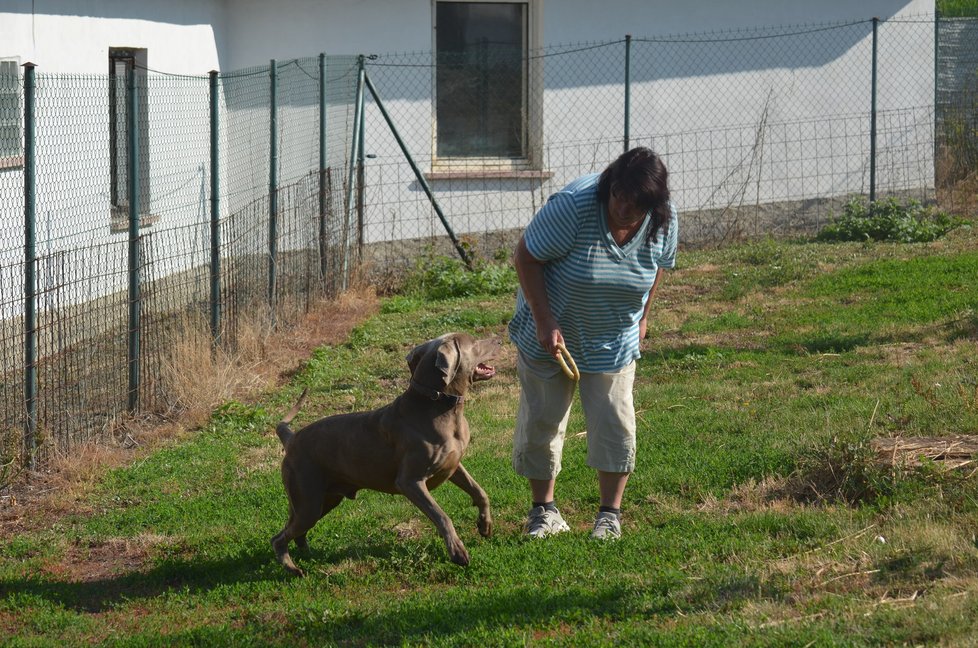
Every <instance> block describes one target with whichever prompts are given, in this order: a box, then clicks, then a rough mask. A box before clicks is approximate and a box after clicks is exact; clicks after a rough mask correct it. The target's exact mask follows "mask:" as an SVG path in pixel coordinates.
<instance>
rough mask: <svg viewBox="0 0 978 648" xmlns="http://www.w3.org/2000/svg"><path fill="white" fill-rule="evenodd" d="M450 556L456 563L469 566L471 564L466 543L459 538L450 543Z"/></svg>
mask: <svg viewBox="0 0 978 648" xmlns="http://www.w3.org/2000/svg"><path fill="white" fill-rule="evenodd" d="M448 557H449V558H451V559H452V562H453V563H455V564H456V565H461V566H462V567H467V566H468V564H469V552H468V551H467V550H466V549H465V545H463V544H462V541H461V540H459V539H458V538H455V540H454V541H453V542H452V543H451V544H449V545H448Z"/></svg>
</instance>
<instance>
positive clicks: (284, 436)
mask: <svg viewBox="0 0 978 648" xmlns="http://www.w3.org/2000/svg"><path fill="white" fill-rule="evenodd" d="M308 393H309V388H308V387H306V388H305V389H303V390H302V394H301V395H300V396H299V400H297V401H296V402H295V405H293V406H292V409H290V410H289V411H288V412H286V414H285V417H284V418H283V419H282V420H281V421H279V424H278V425H277V426H276V427H275V434H277V435H278V440H279V441H281V442H282V445H283V446H286V445H288V444H289V440H290V439H292V437H294V436H295V432H293V431H292V428H291V427H289V423H291V422H292V419H294V418H295V415H296V414H298V413H299V410H300V409H301V408H302V403H303V402H304V401H305V400H306V394H308Z"/></svg>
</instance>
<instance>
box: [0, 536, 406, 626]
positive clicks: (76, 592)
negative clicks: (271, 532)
mask: <svg viewBox="0 0 978 648" xmlns="http://www.w3.org/2000/svg"><path fill="white" fill-rule="evenodd" d="M392 551H393V545H392V544H391V543H388V542H377V543H372V544H371V543H362V542H361V543H359V544H356V545H349V546H346V547H343V548H339V549H337V550H329V549H327V550H320V549H317V548H316V547H315V546H314V547H313V548H312V549H311V550H310V551H308V552H301V551H296V550H295V549H294V548H293V557H294V558H296V559H298V560H299V561H300V565H302V566H303V567H305V568H309V567H314V566H315V565H318V564H321V565H330V564H338V563H341V562H343V561H346V560H351V559H353V560H364V559H367V560H371V559H373V560H381V559H383V558H384V557H386V556H389V555H390V554H391V552H392ZM312 577H313V578H315V576H312ZM294 578H295V577H294V576H291V575H289V574H288V573H287V572H286V571H285V570H284V569H283V568H282V566H281V565H279V563H278V561H276V560H275V555H274V552H273V551H272V547H271V544H268V545H267V549H265V548H264V547H252V548H248V549H246V550H243V551H242V552H241V553H238V554H236V555H233V556H228V557H225V558H218V559H212V560H208V559H206V558H187V557H179V558H164V559H161V561H160V562H159V563H158V564H157V565H156V566H155V567H152V568H150V569H144V570H137V571H129V572H126V573H123V574H119V575H116V576H108V577H101V578H92V579H90V580H89V579H85V580H72V581H65V580H56V579H55V578H52V577H46V576H37V577H35V576H29V577H26V578H19V579H17V578H11V579H6V580H0V595H2V596H3V597H8V598H19V597H20V595H26V596H28V597H30V598H35V599H37V598H40V599H43V600H44V601H46V602H49V603H51V604H54V605H58V606H61V607H64V608H66V609H69V610H74V611H77V612H82V613H86V612H88V613H94V612H102V611H104V610H107V609H111V608H113V607H115V606H117V605H119V604H124V603H127V602H132V601H136V600H147V599H153V598H156V597H159V596H161V595H163V594H167V593H172V592H179V593H181V594H190V595H193V594H196V593H201V592H207V591H210V590H212V589H215V588H217V587H220V586H224V585H230V584H245V583H264V582H288V581H290V580H292V579H294Z"/></svg>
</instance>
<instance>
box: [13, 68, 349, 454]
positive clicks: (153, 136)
mask: <svg viewBox="0 0 978 648" xmlns="http://www.w3.org/2000/svg"><path fill="white" fill-rule="evenodd" d="M116 63H117V65H116V66H115V68H114V71H115V74H111V75H88V76H77V75H72V76H68V75H47V74H43V73H41V71H40V70H36V71H35V70H34V69H32V68H28V69H27V70H26V71H25V73H24V74H23V77H22V79H21V82H19V83H18V85H17V86H16V87H17V93H16V94H17V96H16V101H15V102H13V103H16V104H17V106H18V109H19V110H22V111H23V112H22V113H21V114H22V115H24V119H23V121H21V120H17V121H16V122H14V123H15V124H16V125H17V128H18V129H20V128H22V129H23V133H22V136H23V146H22V147H19V149H18V150H17V151H13V152H12V153H13V155H12V156H11V157H9V158H7V165H8V166H12V167H16V168H14V169H13V170H12V171H0V283H2V289H3V292H2V295H3V297H2V300H0V356H2V359H3V363H2V366H3V371H2V373H0V403H2V408H3V416H2V418H0V463H6V462H7V461H9V460H10V458H14V457H16V458H22V459H26V460H28V461H29V462H31V461H38V462H41V463H43V462H44V461H46V460H47V459H48V458H50V457H51V456H53V455H54V454H57V453H64V452H66V451H67V450H68V449H70V448H71V447H72V446H73V445H75V444H77V443H79V442H87V441H92V440H99V439H101V438H105V437H106V436H107V435H108V434H109V432H110V431H111V430H112V427H113V425H114V421H115V420H116V419H117V418H118V416H119V415H120V414H125V413H127V412H136V411H165V410H166V409H167V408H168V407H169V406H170V405H172V402H171V395H170V394H168V393H167V386H166V380H165V377H164V376H165V372H164V369H165V368H166V367H168V366H173V364H174V358H173V357H172V354H173V352H174V349H176V348H177V347H178V346H179V345H180V344H186V343H187V341H188V338H195V337H196V338H203V344H204V347H205V348H206V347H207V346H208V344H209V343H210V342H211V341H212V340H213V339H214V338H216V339H218V340H219V341H220V343H221V344H222V345H224V347H225V348H227V349H229V350H232V351H233V349H234V346H235V344H236V343H237V337H238V333H239V332H240V331H241V330H242V329H243V328H245V327H248V330H253V329H255V328H258V329H265V330H268V329H270V328H271V327H272V326H273V325H274V323H275V321H276V319H277V318H293V317H294V314H295V313H296V312H297V311H300V310H302V309H304V308H305V307H306V305H307V304H308V303H309V301H310V300H311V299H314V298H316V297H318V296H321V295H323V294H324V293H325V294H329V293H330V292H334V291H335V290H336V289H337V288H338V287H339V285H340V284H341V283H342V278H341V277H338V276H337V275H336V273H335V272H334V271H333V266H335V265H337V264H340V263H343V255H344V254H345V253H346V252H347V251H348V250H350V249H351V246H349V245H344V242H343V240H342V239H341V238H340V236H342V235H343V234H344V232H343V227H342V226H341V224H340V219H342V220H343V222H345V220H346V219H345V214H344V211H345V210H344V208H343V204H344V199H343V191H342V189H343V183H344V178H345V176H346V172H347V169H348V167H349V165H348V164H347V159H348V157H349V144H348V142H349V141H350V139H351V128H352V114H353V109H354V105H355V102H354V96H355V89H356V81H357V68H358V64H357V58H356V57H332V56H330V57H326V56H321V57H319V58H310V59H301V60H293V61H287V62H278V63H275V62H273V63H272V64H270V65H268V66H263V67H261V68H255V69H251V70H244V71H240V72H236V73H231V74H221V75H218V74H216V73H215V74H213V75H211V77H210V78H208V77H206V76H203V77H189V76H173V75H167V74H162V73H157V72H154V71H150V70H146V69H145V67H141V66H140V65H139V61H138V60H136V59H135V58H134V57H129V58H126V57H120V59H119V61H117V62H116ZM8 105H9V103H8ZM8 123H9V122H8ZM18 134H20V133H18ZM338 233H339V234H338ZM345 234H346V236H347V237H348V238H349V237H351V236H352V237H353V238H354V242H355V239H356V237H357V236H358V235H357V233H356V232H355V231H354V232H346V233H345ZM324 260H328V262H326V261H324Z"/></svg>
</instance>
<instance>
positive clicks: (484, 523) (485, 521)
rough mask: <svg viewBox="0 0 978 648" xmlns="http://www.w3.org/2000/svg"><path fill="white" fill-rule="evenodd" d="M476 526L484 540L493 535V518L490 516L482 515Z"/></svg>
mask: <svg viewBox="0 0 978 648" xmlns="http://www.w3.org/2000/svg"><path fill="white" fill-rule="evenodd" d="M476 525H477V526H478V527H479V535H481V536H482V537H483V538H488V537H489V536H491V535H492V518H490V517H489V516H488V515H486V516H482V515H480V516H479V520H478V522H476Z"/></svg>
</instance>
